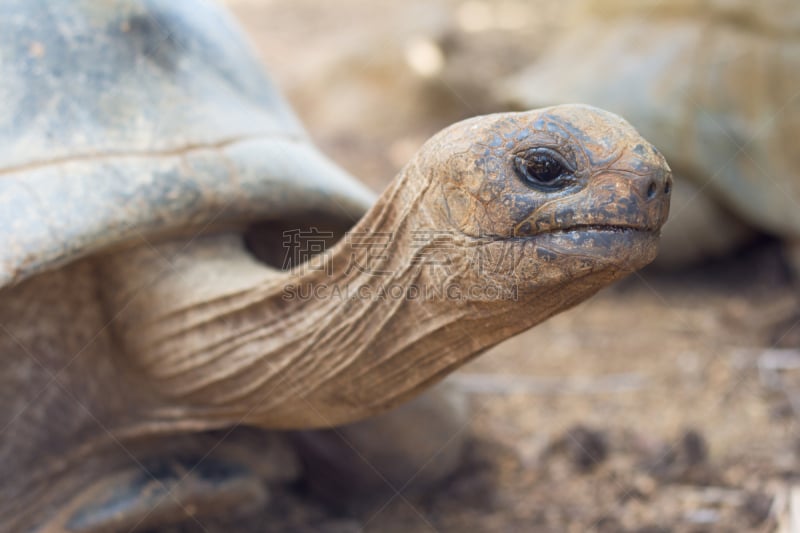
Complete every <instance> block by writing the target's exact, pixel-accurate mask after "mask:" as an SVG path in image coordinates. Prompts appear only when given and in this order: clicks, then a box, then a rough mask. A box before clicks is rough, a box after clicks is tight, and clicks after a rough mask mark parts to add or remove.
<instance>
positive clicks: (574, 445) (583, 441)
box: [564, 426, 608, 472]
mask: <svg viewBox="0 0 800 533" xmlns="http://www.w3.org/2000/svg"><path fill="white" fill-rule="evenodd" d="M564 441H565V444H566V447H567V451H568V453H569V456H570V458H571V460H572V462H573V464H575V465H576V466H577V467H578V469H580V470H581V471H583V472H589V471H591V470H593V469H594V468H595V467H596V466H597V465H599V464H600V463H602V462H604V461H605V460H606V458H607V457H608V441H607V439H606V436H605V435H604V434H603V433H601V432H600V431H596V430H593V429H589V428H587V427H585V426H575V427H573V428H572V429H570V430H569V431H568V432H567V435H566V436H565V438H564Z"/></svg>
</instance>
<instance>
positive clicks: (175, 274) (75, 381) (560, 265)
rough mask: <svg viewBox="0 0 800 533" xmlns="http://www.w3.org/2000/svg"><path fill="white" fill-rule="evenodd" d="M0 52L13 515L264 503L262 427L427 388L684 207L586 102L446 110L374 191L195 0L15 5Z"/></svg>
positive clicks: (234, 30) (2, 312) (0, 411)
mask: <svg viewBox="0 0 800 533" xmlns="http://www.w3.org/2000/svg"><path fill="white" fill-rule="evenodd" d="M0 56H2V58H3V59H2V61H0V94H2V96H3V98H2V102H3V106H2V108H1V109H2V110H0V174H2V179H0V203H2V209H0V242H2V246H0V354H1V355H2V358H3V367H2V371H0V391H2V392H0V398H2V400H1V401H0V428H3V429H2V432H1V433H0V435H2V436H1V437H0V464H2V465H3V466H2V474H3V476H2V478H3V479H2V482H0V529H2V530H5V531H33V530H35V531H73V532H99V531H120V530H128V531H134V530H141V529H151V528H159V527H161V526H164V525H165V524H170V523H176V522H179V521H181V520H187V521H188V523H189V525H190V526H191V525H195V524H194V522H192V520H198V519H202V518H204V517H206V516H215V515H220V514H225V513H233V512H234V511H237V510H239V509H240V508H242V507H243V506H244V507H246V506H247V505H248V504H249V503H252V502H255V505H261V504H262V503H263V497H265V495H264V490H265V489H264V485H263V483H262V481H263V480H264V479H265V478H266V477H269V476H271V475H279V474H276V473H275V472H272V473H270V472H266V471H265V470H264V469H265V468H266V467H265V464H267V465H268V464H269V463H270V462H275V463H281V462H282V461H284V459H281V456H280V454H277V455H276V453H274V450H272V445H271V444H270V441H268V440H266V436H267V434H265V433H264V431H266V430H289V429H304V430H309V429H314V428H327V427H332V426H336V425H340V424H346V423H350V422H355V421H357V420H361V419H366V418H369V417H371V416H373V415H378V414H379V413H382V412H385V411H387V410H389V409H390V408H392V407H394V406H396V405H399V404H401V403H403V402H404V401H406V400H409V399H411V398H412V397H414V396H416V395H417V394H419V393H420V392H422V391H423V390H425V389H427V388H428V387H430V386H432V385H433V384H435V383H437V382H439V381H440V380H441V379H442V378H444V377H445V376H446V375H447V374H448V373H450V372H451V371H452V370H454V369H455V368H457V367H458V366H459V365H461V364H463V363H464V362H466V361H468V360H469V359H471V358H472V357H475V356H476V355H477V354H479V353H481V352H482V351H484V350H486V349H487V348H489V347H490V346H492V345H494V344H496V343H498V342H499V341H501V340H503V339H505V338H507V337H509V336H511V335H514V334H516V333H518V332H521V331H523V330H525V329H528V328H530V327H532V326H534V325H535V324H537V323H539V322H541V321H542V320H545V319H546V318H548V317H549V316H551V315H553V314H555V313H558V312H560V311H563V310H565V309H567V308H569V307H571V306H573V305H575V304H577V303H578V302H580V301H582V300H584V299H586V298H588V297H589V296H591V295H592V294H594V293H595V292H597V291H598V290H599V289H601V288H602V287H604V286H606V285H608V284H609V283H612V282H613V281H615V280H617V279H620V278H621V277H623V276H625V275H627V274H629V273H630V272H632V271H635V270H636V269H638V268H641V267H642V266H644V265H645V264H647V263H648V262H650V261H651V260H652V259H653V258H654V257H655V254H656V250H657V244H658V239H659V229H660V227H661V226H662V224H663V223H664V221H665V220H666V217H667V214H668V209H669V196H670V195H669V189H670V187H671V177H670V171H669V167H668V166H667V164H666V162H665V160H664V158H663V156H661V155H660V153H659V152H657V151H656V150H655V149H654V148H653V146H652V145H651V144H650V143H648V142H647V141H646V140H644V139H643V138H642V137H641V136H640V135H639V134H638V133H637V132H636V131H635V130H634V129H633V128H632V127H631V126H630V125H629V124H628V123H627V122H625V121H624V120H623V119H621V118H619V117H618V116H616V115H614V114H611V113H608V112H606V111H602V110H600V109H597V108H593V107H588V106H581V105H567V106H558V107H551V108H545V109H540V110H534V111H528V112H523V113H503V114H496V115H488V116H482V117H475V118H472V119H468V120H466V121H463V122H460V123H458V124H455V125H453V126H451V127H448V128H446V129H445V130H443V131H442V132H440V133H438V134H437V135H435V136H434V137H432V138H431V139H430V140H429V141H428V142H427V143H426V144H425V145H424V146H423V147H422V148H421V149H420V151H419V152H418V153H417V154H416V156H414V158H413V159H412V160H411V161H410V162H409V163H408V164H407V165H406V166H405V167H404V169H403V170H402V171H401V172H400V173H399V174H398V176H397V177H396V178H395V180H394V181H393V182H392V183H391V185H390V186H389V187H388V188H387V189H386V191H384V192H383V194H381V195H380V196H379V197H377V198H376V197H375V196H374V195H373V194H372V193H371V192H370V191H369V190H367V189H366V188H365V187H364V186H362V185H360V184H359V182H358V181H356V180H355V179H354V178H352V177H351V176H349V175H348V174H347V173H346V172H345V171H343V170H341V169H340V168H338V167H337V166H336V165H335V164H333V163H332V162H331V161H329V160H328V159H327V158H326V157H324V156H323V155H322V154H321V153H320V152H319V151H318V150H317V149H316V148H315V147H314V146H313V145H312V143H311V142H310V141H309V138H308V135H307V134H306V133H305V131H304V130H303V128H302V126H301V125H300V124H299V122H298V120H297V118H296V117H295V115H294V113H293V112H292V111H291V110H290V108H289V107H288V105H287V104H286V102H285V101H284V100H283V99H282V97H281V96H280V95H279V93H278V92H277V90H276V88H275V87H274V86H273V84H272V82H271V81H270V80H269V78H268V76H267V74H266V73H265V72H264V70H263V68H262V67H261V65H260V64H259V62H258V60H257V59H256V58H255V56H254V53H253V51H252V50H251V48H250V46H249V44H248V43H247V41H246V39H244V38H243V36H242V31H241V30H240V29H239V27H238V26H237V25H236V24H235V22H234V21H233V20H232V19H231V17H230V16H229V15H228V14H227V12H225V11H224V10H223V9H222V8H220V7H219V6H216V5H214V4H211V3H208V2H205V1H196V2H171V1H167V0H107V1H104V2H94V1H91V0H76V1H74V2H59V3H52V2H48V1H47V0H7V1H5V2H3V3H2V4H0ZM309 234H311V236H312V237H314V238H313V239H309V240H308V241H305V242H301V243H300V246H299V250H298V246H295V244H297V243H296V242H295V241H294V240H293V239H294V238H295V237H297V236H305V237H307V236H308V235H309ZM287 236H288V238H289V247H288V248H287V250H290V251H292V254H284V252H285V251H286V250H284V245H286V244H287V242H286V238H287ZM305 237H304V238H305ZM320 241H321V242H320ZM305 245H308V246H307V247H306V246H305ZM295 251H299V252H308V254H307V255H305V256H302V257H294V255H293V254H294V252H295ZM289 255H291V257H288V256H289ZM287 257H288V260H282V259H287ZM411 412H412V413H413V416H418V415H419V413H420V411H419V410H414V409H412V410H411ZM423 412H424V410H423ZM445 412H447V411H445ZM401 418H402V415H401ZM445 418H446V417H445ZM409 422H410V421H409V420H407V419H406V420H405V423H409ZM239 426H246V427H247V428H253V429H252V430H241V428H239ZM394 427H397V426H394ZM235 428H239V429H238V430H236V431H234V429H235ZM240 430H241V431H244V434H243V436H242V432H241V431H240ZM239 437H241V438H239ZM277 466H280V464H278V465H276V467H277ZM286 475H289V474H286Z"/></svg>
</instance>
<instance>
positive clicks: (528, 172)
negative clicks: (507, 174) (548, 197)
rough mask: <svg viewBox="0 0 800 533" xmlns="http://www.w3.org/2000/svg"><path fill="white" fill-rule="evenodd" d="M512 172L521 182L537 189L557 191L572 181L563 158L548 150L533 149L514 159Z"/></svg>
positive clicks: (570, 173)
mask: <svg viewBox="0 0 800 533" xmlns="http://www.w3.org/2000/svg"><path fill="white" fill-rule="evenodd" d="M514 170H515V171H516V172H517V175H518V176H519V177H520V178H522V180H523V181H524V182H525V183H526V184H527V185H530V186H533V187H536V188H538V189H545V190H549V191H552V190H557V189H561V188H563V187H565V186H567V185H569V184H571V183H572V181H573V175H572V172H573V171H572V170H571V169H570V168H569V166H568V165H567V163H566V161H564V158H563V157H561V155H560V154H558V153H557V152H555V151H553V150H550V149H548V148H533V149H531V150H528V151H527V152H523V153H521V154H517V155H516V156H515V157H514Z"/></svg>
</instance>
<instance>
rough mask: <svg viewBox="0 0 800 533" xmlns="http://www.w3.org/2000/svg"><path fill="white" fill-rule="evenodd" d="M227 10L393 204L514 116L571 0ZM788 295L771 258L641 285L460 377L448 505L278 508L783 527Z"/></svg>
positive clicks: (534, 522)
mask: <svg viewBox="0 0 800 533" xmlns="http://www.w3.org/2000/svg"><path fill="white" fill-rule="evenodd" d="M228 4H229V5H230V6H231V7H232V8H233V10H234V12H235V13H236V15H237V16H238V17H239V18H240V19H241V21H242V23H243V24H244V26H245V28H246V30H247V31H248V32H249V33H250V35H251V37H252V39H253V41H254V43H255V45H256V47H257V48H258V51H259V53H260V54H261V56H262V57H263V59H264V61H265V63H266V64H267V65H268V66H269V68H270V70H271V72H272V73H273V75H274V77H275V79H276V80H277V82H278V84H279V85H280V87H281V88H282V89H283V91H284V92H285V93H286V94H287V95H288V97H289V99H290V100H291V102H292V104H293V105H294V106H295V108H296V109H297V111H298V113H299V115H300V116H301V118H302V119H303V121H304V122H305V124H306V125H307V127H308V129H309V131H310V133H311V134H312V136H313V137H314V138H315V140H316V141H317V142H318V144H319V145H320V146H321V148H322V149H323V151H325V152H326V153H328V154H329V155H330V156H332V157H333V158H334V159H336V160H337V161H338V162H339V163H341V164H342V165H343V166H345V167H346V168H347V169H348V170H350V171H351V172H353V173H354V174H355V175H356V176H358V177H359V178H361V179H362V180H363V181H365V182H366V183H368V184H369V185H370V186H372V187H373V188H375V189H376V190H379V189H380V188H382V187H383V186H384V185H385V184H386V183H387V182H388V180H389V179H390V178H391V177H392V176H393V174H394V172H396V171H397V169H398V168H399V167H400V166H401V165H402V164H403V163H404V162H405V161H406V160H407V159H408V158H409V157H410V155H411V154H412V153H413V152H414V150H415V149H416V148H417V147H418V146H419V145H420V144H421V143H422V142H423V141H424V140H425V139H426V138H427V137H428V136H429V135H430V134H432V133H434V132H435V131H437V130H438V129H440V128H441V127H443V126H445V125H447V124H449V123H451V122H453V121H455V120H458V119H461V118H463V117H466V116H470V115H473V114H477V113H484V112H489V111H493V110H499V109H497V107H496V106H497V104H496V103H495V102H494V101H493V99H492V98H491V92H490V90H491V87H492V85H493V80H496V79H498V78H499V77H500V76H502V75H504V74H508V73H510V72H513V71H514V70H515V69H516V68H519V67H520V66H522V65H525V64H526V63H528V62H529V61H531V60H532V59H533V58H535V57H536V55H537V54H539V53H541V49H542V46H543V44H544V43H545V42H546V40H547V38H548V36H550V35H553V34H555V33H556V32H558V31H559V29H560V28H561V26H562V25H563V24H565V23H566V22H565V20H567V19H568V17H566V16H565V13H566V12H567V10H568V9H569V4H570V3H569V2H566V3H563V4H558V5H557V3H555V2H546V1H544V0H537V1H534V2H512V1H504V2H493V3H491V4H487V3H484V2H474V1H473V2H457V1H454V0H453V1H449V0H436V1H424V2H423V1H420V0H407V1H406V2H388V1H383V0H381V1H375V0H337V1H336V2H321V1H311V0H292V1H288V0H286V1H278V0H272V1H267V0H264V1H258V0H229V1H228ZM487 10H488V11H487ZM487 13H488V15H487ZM788 279H789V278H788V275H787V269H786V267H785V265H784V262H783V260H782V256H781V250H780V246H779V245H778V244H777V243H770V242H766V243H762V244H761V245H759V246H756V247H755V248H752V249H750V250H748V251H746V252H744V253H742V254H741V255H739V256H737V257H735V258H729V259H728V260H726V261H723V262H720V263H717V264H713V265H705V266H702V267H698V268H696V269H692V270H690V271H685V272H679V273H670V274H657V273H653V272H644V273H641V274H637V275H634V276H632V277H630V278H629V279H627V280H625V281H624V282H622V283H620V284H618V285H617V286H615V287H613V288H611V289H609V290H606V291H604V292H602V293H601V294H599V295H598V296H597V297H595V298H593V299H591V300H590V301H588V302H586V303H584V304H582V305H580V306H579V307H577V308H575V309H574V310H571V311H569V312H567V313H564V314H562V315H560V316H557V317H555V318H553V319H552V320H550V321H548V322H546V323H545V324H542V325H541V326H539V327H537V328H535V329H534V330H532V331H529V332H527V333H525V334H523V335H521V336H519V337H517V338H514V339H511V340H509V341H507V342H505V343H503V344H502V345H500V346H498V347H497V348H495V349H493V350H492V351H491V352H490V353H488V354H486V355H485V356H483V357H481V358H480V359H479V360H477V361H476V362H474V363H472V364H470V365H468V366H467V367H466V368H464V369H463V371H462V372H461V376H462V377H461V378H460V379H462V381H463V383H464V384H465V386H467V387H468V388H470V390H472V391H473V393H472V402H473V406H474V409H475V416H474V419H473V422H472V424H471V426H470V432H471V434H472V435H473V443H472V445H471V450H470V453H469V456H468V458H467V460H466V463H465V466H464V467H463V468H462V469H461V471H460V472H459V474H458V475H457V476H456V477H455V478H454V479H452V480H451V481H450V482H449V483H448V484H447V485H446V486H444V487H443V488H442V490H441V491H439V492H438V493H437V494H436V495H432V496H429V497H427V498H420V497H412V496H408V497H405V496H404V497H395V498H394V499H393V500H392V501H391V502H390V503H389V504H388V505H386V506H385V507H382V508H378V509H372V511H371V512H369V513H361V514H360V515H359V514H355V515H352V516H338V517H337V516H332V515H330V514H326V513H327V512H326V511H325V510H324V509H322V508H321V507H319V506H317V505H316V504H313V503H310V502H308V501H306V500H304V499H303V498H302V496H299V495H289V496H280V497H279V498H278V505H279V506H283V507H282V512H283V515H282V516H283V518H284V519H286V520H288V522H286V523H287V524H294V525H287V526H283V527H285V528H287V530H300V529H302V527H301V525H302V524H305V526H303V527H308V528H311V529H309V530H312V529H314V527H315V526H312V525H309V524H317V527H319V524H323V523H324V524H325V526H324V527H325V529H326V530H328V531H358V530H361V529H362V528H363V529H365V530H367V531H430V530H436V531H537V532H538V531H543V532H544V531H640V532H644V531H652V532H655V531H676V532H677V531H750V530H752V531H774V530H775V528H776V520H777V519H776V516H779V515H781V514H782V512H783V511H782V510H783V504H782V503H781V502H782V501H784V499H785V498H786V494H787V490H788V487H790V486H791V484H792V479H793V478H794V477H795V476H796V473H797V471H798V466H800V465H799V464H798V457H797V449H798V440H797V436H798V434H797V418H796V415H795V413H794V411H793V409H792V402H791V398H790V396H789V395H788V394H787V393H786V392H785V384H786V382H787V380H791V379H792V377H793V376H792V375H791V371H771V370H769V369H768V368H767V367H769V366H770V365H773V366H774V365H778V366H786V365H787V364H788V365H789V366H791V365H792V364H797V361H798V360H800V359H798V356H797V354H796V353H794V352H777V351H775V350H772V349H771V348H773V345H774V340H775V339H776V338H778V337H781V336H782V334H783V333H788V336H787V337H785V338H784V341H785V340H786V339H789V338H790V337H792V335H793V334H792V332H791V331H790V328H789V327H788V326H791V325H792V324H793V323H792V322H791V318H792V317H793V316H794V313H795V309H796V306H797V304H798V302H797V301H796V300H797V298H796V297H795V295H794V293H793V292H792V291H791V289H790V287H789V282H788ZM787 321H788V322H787ZM782 325H783V326H782ZM781 327H783V329H781ZM798 327H800V326H798ZM796 333H797V332H796V331H794V334H796ZM281 498H283V499H281ZM289 508H291V511H289V510H287V509H289ZM288 515H292V516H295V515H296V516H299V517H300V518H293V519H291V520H289V519H288V518H286V517H287V516H288ZM292 520H294V521H292ZM293 528H294V529H293Z"/></svg>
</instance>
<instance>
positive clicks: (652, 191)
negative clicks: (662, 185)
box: [647, 180, 658, 200]
mask: <svg viewBox="0 0 800 533" xmlns="http://www.w3.org/2000/svg"><path fill="white" fill-rule="evenodd" d="M656 192H658V187H656V182H655V181H652V180H651V181H650V185H648V186H647V199H648V200H652V199H653V198H655V197H656Z"/></svg>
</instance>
